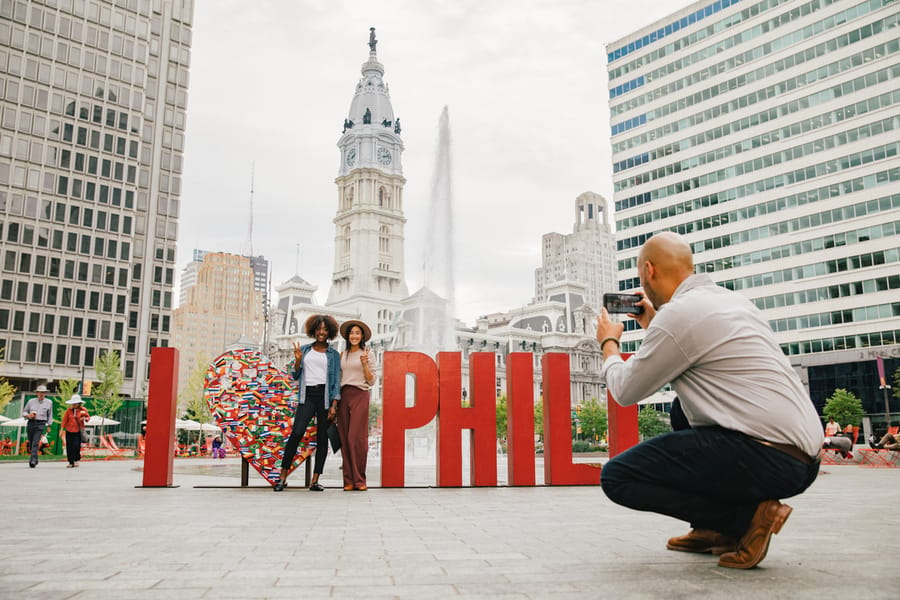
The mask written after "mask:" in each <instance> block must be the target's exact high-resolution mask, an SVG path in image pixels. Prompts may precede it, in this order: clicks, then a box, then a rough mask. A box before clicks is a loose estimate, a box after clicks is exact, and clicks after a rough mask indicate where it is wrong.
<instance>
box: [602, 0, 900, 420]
mask: <svg viewBox="0 0 900 600" xmlns="http://www.w3.org/2000/svg"><path fill="white" fill-rule="evenodd" d="M898 6H900V3H898V2H895V1H893V0H810V1H804V0H790V1H788V0H762V1H760V0H718V1H715V2H709V1H705V2H697V3H694V4H691V5H690V6H688V7H687V8H685V9H684V10H682V11H680V12H678V13H675V14H673V15H671V16H670V17H668V18H666V19H663V20H661V21H659V22H657V23H654V24H652V25H650V26H648V27H646V28H644V29H641V30H640V31H637V32H635V33H633V34H631V35H629V36H627V37H624V38H622V39H621V40H618V41H616V42H613V43H612V44H610V45H609V46H608V47H607V51H608V72H609V96H610V100H609V106H610V114H611V125H612V151H613V152H612V153H613V170H614V176H613V177H614V183H615V194H614V200H615V210H616V212H615V217H616V229H617V233H616V236H617V262H618V273H619V275H618V279H619V281H618V287H619V289H620V290H621V291H628V290H633V289H635V288H637V287H639V285H640V283H639V280H638V274H637V270H636V260H637V255H638V250H639V248H640V247H641V245H642V244H643V243H644V242H645V241H647V239H649V238H650V237H651V236H652V235H654V234H655V233H657V232H661V231H675V232H678V233H680V234H682V235H684V236H685V237H686V239H687V240H688V241H689V242H690V244H691V246H692V248H693V250H694V253H695V254H694V255H695V262H696V270H697V271H698V272H707V273H709V274H710V275H711V276H712V277H713V279H714V280H715V281H716V282H717V283H718V284H719V285H722V286H724V287H727V288H729V289H732V290H736V291H738V292H740V293H741V294H744V295H746V296H747V297H748V298H750V299H752V301H753V302H754V303H756V305H757V306H759V308H760V309H762V310H763V311H764V312H765V315H766V316H767V317H768V319H769V322H770V323H771V325H772V328H773V329H774V330H775V332H776V334H777V336H778V339H779V341H780V343H781V346H782V349H783V350H784V352H785V354H787V355H788V356H789V357H790V359H791V361H792V362H793V364H795V365H796V366H797V367H798V369H800V370H801V374H802V376H803V377H804V378H805V380H806V381H807V383H810V384H811V383H812V382H811V379H813V378H814V369H815V368H816V367H817V366H821V365H829V366H834V365H841V364H845V365H847V364H853V363H858V362H860V361H867V362H868V363H870V364H871V372H872V376H871V379H872V383H873V384H874V385H875V389H877V385H878V384H877V381H876V379H877V378H876V377H875V375H874V371H875V358H876V357H877V356H883V357H888V358H889V360H890V363H889V364H890V365H893V367H896V366H900V360H897V359H898V358H900V160H898V152H900V141H898V140H900V117H898V114H900V111H898V106H900V59H898V57H900V40H898V38H900V27H898V25H900V9H898ZM631 325H634V324H633V323H632V324H631ZM640 337H641V333H640V331H637V330H634V328H633V327H632V328H631V330H630V331H628V332H626V336H625V337H624V340H625V343H624V344H623V350H624V351H633V350H635V349H636V348H637V346H638V345H639V343H640ZM890 357H893V358H892V359H891V358H890ZM867 368H868V367H867ZM891 370H892V369H891ZM811 387H814V386H811ZM832 391H833V390H832ZM863 395H864V396H865V394H863ZM813 399H814V401H816V403H817V404H820V401H821V398H817V397H816V395H815V394H814V397H813ZM863 400H864V401H865V402H867V403H868V404H867V410H876V409H877V408H878V404H876V403H875V400H878V401H879V402H880V395H879V396H878V398H869V397H864V398H863Z"/></svg>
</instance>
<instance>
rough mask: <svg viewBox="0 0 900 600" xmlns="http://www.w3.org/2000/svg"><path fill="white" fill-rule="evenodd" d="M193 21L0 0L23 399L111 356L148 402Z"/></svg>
mask: <svg viewBox="0 0 900 600" xmlns="http://www.w3.org/2000/svg"><path fill="white" fill-rule="evenodd" d="M192 15H193V2H192V0H174V1H172V0H115V1H113V0H106V1H103V0H32V1H18V2H7V1H4V2H2V3H0V71H2V73H3V76H2V77H0V260H2V263H0V347H2V348H3V349H4V357H3V364H2V365H0V374H2V375H4V376H6V377H8V378H9V379H10V380H11V381H12V382H13V383H14V384H15V385H17V386H18V387H19V388H20V389H23V390H32V389H34V387H33V386H35V385H37V384H38V383H44V382H48V383H51V384H52V383H53V382H54V381H58V380H61V379H87V380H92V379H95V377H96V374H95V373H94V369H93V365H94V361H95V360H96V358H97V356H98V355H99V354H100V353H101V352H103V351H117V352H118V353H119V354H120V358H121V364H122V368H123V371H124V375H125V381H124V384H123V387H122V393H123V394H124V395H126V396H143V395H144V394H145V393H146V385H145V384H146V380H147V377H148V371H149V368H148V367H149V355H150V350H151V348H153V347H154V346H167V345H170V344H169V339H170V326H171V310H172V305H173V297H172V293H173V283H174V269H175V243H176V239H177V235H178V214H179V203H180V193H181V173H182V155H183V151H184V130H185V111H186V108H187V88H188V72H189V66H190V47H191V21H192ZM51 389H52V388H51Z"/></svg>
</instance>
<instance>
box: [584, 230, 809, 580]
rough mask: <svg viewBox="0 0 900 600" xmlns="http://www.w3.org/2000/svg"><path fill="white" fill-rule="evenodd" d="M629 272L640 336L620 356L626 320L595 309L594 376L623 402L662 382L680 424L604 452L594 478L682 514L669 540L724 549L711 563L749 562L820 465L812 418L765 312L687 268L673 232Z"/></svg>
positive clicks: (611, 489) (616, 497)
mask: <svg viewBox="0 0 900 600" xmlns="http://www.w3.org/2000/svg"><path fill="white" fill-rule="evenodd" d="M637 270H638V275H639V276H640V282H641V287H642V288H643V294H642V295H643V299H642V300H641V301H640V302H639V305H640V306H643V308H644V311H643V313H642V314H640V315H633V316H632V318H634V319H635V320H636V321H637V322H638V324H640V326H641V327H642V328H643V329H644V330H646V335H645V336H644V339H643V341H642V343H641V345H640V348H639V349H638V350H637V352H636V353H635V354H634V355H632V356H631V358H629V359H628V360H627V361H624V360H622V357H621V356H620V354H619V345H620V344H619V338H620V336H621V335H622V331H623V330H624V324H623V323H617V322H613V321H612V320H611V319H610V317H609V314H608V313H607V311H606V309H603V310H602V311H601V314H600V315H599V316H598V318H597V340H598V341H599V342H600V347H601V350H602V352H603V366H602V369H601V375H602V377H603V379H604V380H605V381H606V386H607V389H608V390H609V391H610V393H611V394H612V396H613V397H614V398H615V400H616V401H617V402H618V403H619V404H620V405H622V406H630V405H634V404H636V403H637V402H638V401H640V400H641V399H643V398H645V397H647V396H649V395H650V394H652V393H654V392H656V391H657V390H659V389H660V388H661V387H663V385H665V384H666V383H670V384H671V386H672V388H673V389H674V390H675V391H676V392H677V394H678V400H677V402H676V403H677V404H679V405H680V410H681V412H683V414H684V417H685V419H684V421H685V423H686V424H687V427H686V428H683V429H677V430H676V431H673V432H670V433H667V434H664V435H660V436H657V437H654V438H651V439H648V440H645V441H644V442H642V443H640V444H638V445H637V446H634V447H633V448H630V449H629V450H627V451H626V452H623V453H622V454H620V455H618V456H616V457H615V458H612V459H611V460H610V461H609V462H607V463H606V464H605V465H604V466H603V473H602V476H601V481H600V483H601V485H602V487H603V491H604V492H605V493H606V495H607V496H608V497H609V498H610V499H611V500H612V501H613V502H616V503H617V504H620V505H622V506H626V507H629V508H633V509H635V510H643V511H650V512H656V513H660V514H664V515H668V516H670V517H674V518H676V519H681V520H683V521H687V522H688V523H690V525H691V527H692V530H691V531H690V533H688V534H687V535H683V536H679V537H674V538H671V539H670V540H669V542H668V544H667V546H666V547H667V548H668V549H669V550H678V551H682V552H700V553H710V552H711V553H713V554H721V556H720V557H719V566H721V567H730V568H736V569H749V568H751V567H754V566H756V565H757V564H758V563H759V562H760V561H761V560H762V559H763V558H765V556H766V552H767V551H768V548H769V542H770V540H771V537H772V534H775V533H778V532H779V531H780V530H781V528H782V526H783V525H784V523H785V521H786V520H787V518H788V517H789V516H790V514H791V511H792V508H791V507H790V506H788V505H786V504H782V503H781V502H780V500H781V499H782V498H788V497H791V496H795V495H797V494H799V493H801V492H803V491H804V490H805V489H806V488H808V487H809V486H810V485H811V484H812V482H813V481H814V480H815V478H816V476H817V474H818V472H819V459H818V453H819V450H820V448H821V446H822V425H821V422H820V421H819V417H818V415H817V413H816V410H815V408H814V407H813V404H812V402H811V401H810V399H809V396H808V395H807V393H806V390H805V389H804V387H803V384H802V383H801V381H800V379H799V378H798V377H797V374H796V372H795V371H794V369H793V368H792V367H791V364H790V362H789V361H788V360H787V358H786V357H785V355H784V353H783V352H782V351H781V348H780V347H779V345H778V341H777V340H776V338H775V335H774V334H773V332H772V329H771V328H770V326H769V324H768V322H767V321H766V319H765V317H764V316H763V315H762V313H761V312H760V311H759V310H758V309H757V308H756V307H755V306H754V305H753V303H751V302H750V301H749V300H747V299H746V298H744V297H742V296H741V295H740V294H737V293H735V292H733V291H730V290H727V289H725V288H723V287H720V286H717V285H716V284H715V283H714V282H713V280H712V279H711V278H710V277H709V276H708V275H706V274H697V275H695V274H694V264H693V257H692V255H691V248H690V246H689V245H688V244H687V242H685V240H684V239H683V238H682V237H681V236H679V235H677V234H675V233H671V232H665V233H660V234H656V235H654V236H653V237H652V238H650V240H649V241H647V243H646V244H644V246H643V247H642V248H641V250H640V253H639V255H638V260H637ZM673 421H674V419H673Z"/></svg>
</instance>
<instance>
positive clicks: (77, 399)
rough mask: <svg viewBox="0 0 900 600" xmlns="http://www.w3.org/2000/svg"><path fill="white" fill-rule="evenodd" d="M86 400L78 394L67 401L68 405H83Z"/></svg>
mask: <svg viewBox="0 0 900 600" xmlns="http://www.w3.org/2000/svg"><path fill="white" fill-rule="evenodd" d="M82 402H84V400H82V399H81V396H79V395H78V394H72V397H71V398H69V399H68V400H66V404H81V403H82Z"/></svg>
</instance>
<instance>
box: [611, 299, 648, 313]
mask: <svg viewBox="0 0 900 600" xmlns="http://www.w3.org/2000/svg"><path fill="white" fill-rule="evenodd" d="M640 301H641V296H639V295H637V294H603V307H604V308H606V312H608V313H610V314H625V315H640V314H643V313H644V307H643V306H637V303H638V302H640Z"/></svg>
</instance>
